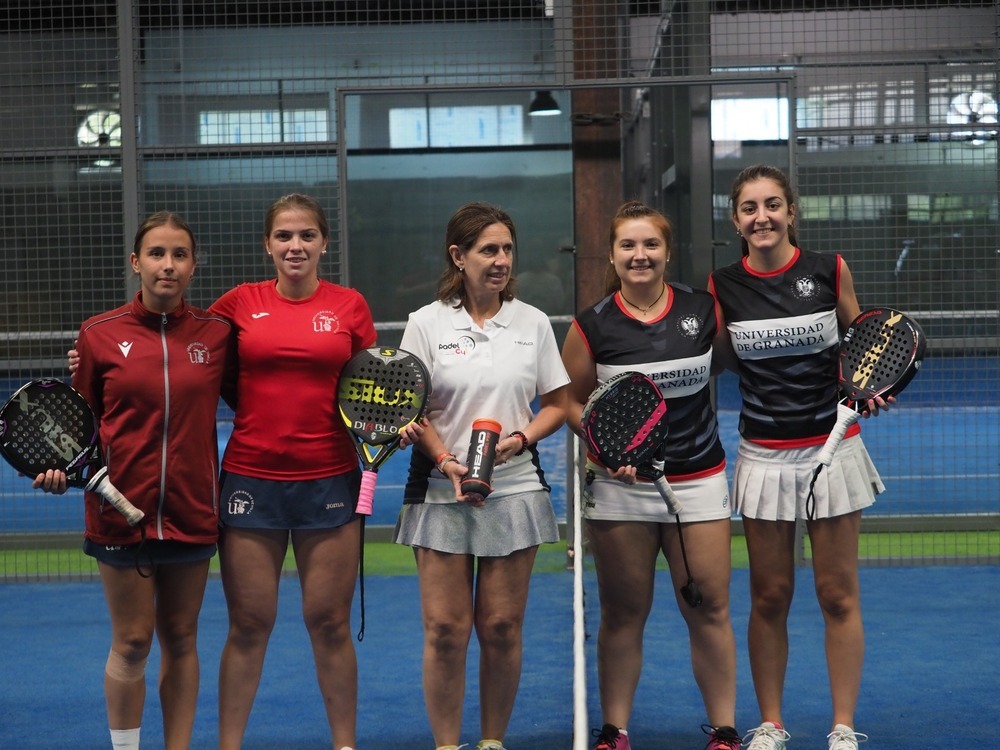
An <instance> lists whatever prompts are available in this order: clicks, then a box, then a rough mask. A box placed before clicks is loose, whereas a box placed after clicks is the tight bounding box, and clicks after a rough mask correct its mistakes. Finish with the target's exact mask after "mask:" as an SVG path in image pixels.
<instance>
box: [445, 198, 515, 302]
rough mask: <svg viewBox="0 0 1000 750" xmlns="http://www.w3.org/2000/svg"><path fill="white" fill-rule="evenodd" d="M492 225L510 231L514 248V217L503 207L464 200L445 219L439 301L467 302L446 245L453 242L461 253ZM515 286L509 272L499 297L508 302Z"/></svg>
mask: <svg viewBox="0 0 1000 750" xmlns="http://www.w3.org/2000/svg"><path fill="white" fill-rule="evenodd" d="M493 224H503V225H504V226H505V227H507V229H508V230H510V238H511V240H513V242H514V247H515V248H516V247H517V232H516V231H515V230H514V220H513V219H512V218H510V215H509V214H508V213H507V212H506V211H504V210H503V209H502V208H499V207H498V206H494V205H492V204H489V203H482V202H475V203H466V204H465V205H464V206H462V207H460V208H459V209H458V210H457V211H455V213H454V214H452V216H451V219H449V221H448V228H447V229H446V230H445V233H444V259H445V267H444V271H443V272H442V274H441V278H440V280H439V281H438V288H437V298H438V300H439V301H441V302H449V301H451V300H453V299H457V300H458V304H457V305H456V306H455V307H456V308H458V307H463V306H464V305H465V303H466V301H467V292H466V291H465V280H464V277H463V275H462V272H461V271H459V270H458V268H457V267H456V266H455V264H454V262H453V261H452V257H451V253H449V252H448V248H450V247H451V246H452V245H455V246H457V247H458V249H459V250H460V251H461V252H463V253H467V252H468V251H469V250H470V249H471V248H472V246H473V245H475V244H476V240H478V239H479V235H481V234H482V233H483V230H484V229H486V227H488V226H491V225H493ZM516 288H517V285H516V282H515V280H514V275H513V273H512V274H511V276H510V279H508V281H507V285H506V286H505V287H504V288H503V289H502V290H500V300H501V301H502V302H509V301H510V300H512V299H514V293H515V290H516Z"/></svg>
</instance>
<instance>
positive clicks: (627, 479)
mask: <svg viewBox="0 0 1000 750" xmlns="http://www.w3.org/2000/svg"><path fill="white" fill-rule="evenodd" d="M607 471H608V476H609V477H611V478H612V479H617V480H618V481H619V482H622V483H623V484H635V483H636V481H638V474H637V473H636V469H635V467H634V466H619V467H618V469H617V470H616V471H612V470H611V469H608V470H607Z"/></svg>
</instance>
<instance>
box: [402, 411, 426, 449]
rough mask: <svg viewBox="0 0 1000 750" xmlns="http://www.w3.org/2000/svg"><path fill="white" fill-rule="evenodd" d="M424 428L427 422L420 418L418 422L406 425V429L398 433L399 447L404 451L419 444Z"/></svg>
mask: <svg viewBox="0 0 1000 750" xmlns="http://www.w3.org/2000/svg"><path fill="white" fill-rule="evenodd" d="M426 426H427V420H426V419H424V418H422V417H421V419H420V420H419V421H418V422H410V423H409V424H408V425H406V427H404V428H403V429H402V430H400V431H399V447H400V448H404V449H405V448H408V447H409V446H411V445H415V444H416V443H419V442H420V438H422V437H423V436H424V428H425V427H426Z"/></svg>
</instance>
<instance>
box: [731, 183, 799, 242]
mask: <svg viewBox="0 0 1000 750" xmlns="http://www.w3.org/2000/svg"><path fill="white" fill-rule="evenodd" d="M757 180H772V181H773V182H774V183H775V184H776V185H777V186H778V187H780V188H781V192H782V193H784V194H785V202H786V203H787V204H788V206H789V207H792V206H795V205H796V203H795V191H794V190H792V183H791V181H790V180H789V179H788V175H786V174H785V173H784V172H782V171H781V170H780V169H778V168H777V167H772V166H771V165H769V164H754V165H753V166H752V167H747V168H746V169H744V170H743V171H742V172H740V173H739V174H738V175H736V179H735V180H734V181H733V189H732V190H731V191H730V192H729V205H730V206H731V208H732V211H733V218H734V219H735V218H736V202H737V201H738V200H739V199H740V191H741V190H742V189H743V186H744V185H746V184H747V183H748V182H756V181H757ZM788 241H789V242H791V243H792V245H793V246H794V247H798V246H799V241H798V239H797V238H796V236H795V225H794V224H792V223H789V224H788ZM740 248H741V249H742V250H743V257H744V258H745V257H746V256H748V255H749V254H750V245H749V244H748V243H747V238H746V237H744V236H743V235H740Z"/></svg>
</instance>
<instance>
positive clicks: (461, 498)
mask: <svg viewBox="0 0 1000 750" xmlns="http://www.w3.org/2000/svg"><path fill="white" fill-rule="evenodd" d="M441 473H442V474H444V475H445V476H446V477H448V479H450V480H451V484H452V486H453V487H454V488H455V499H456V500H458V502H460V503H466V504H468V505H471V506H472V507H474V508H482V507H483V506H484V505H486V498H485V497H483V496H482V495H480V494H478V493H475V492H471V493H469V494H465V493H464V492H462V477H464V476H465V475H466V474H468V473H469V467H467V466H462V464H460V463H459V462H458V460H457V459H456V460H454V461H448V462H447V463H445V465H444V466H442V467H441Z"/></svg>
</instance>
